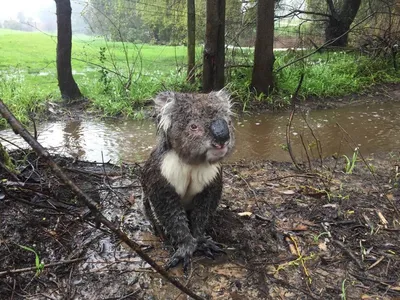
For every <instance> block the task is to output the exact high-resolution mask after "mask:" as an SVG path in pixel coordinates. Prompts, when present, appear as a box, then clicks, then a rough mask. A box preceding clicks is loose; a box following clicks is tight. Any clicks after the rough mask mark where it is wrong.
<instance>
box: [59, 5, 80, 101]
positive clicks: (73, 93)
mask: <svg viewBox="0 0 400 300" xmlns="http://www.w3.org/2000/svg"><path fill="white" fill-rule="evenodd" d="M55 2H56V14H57V79H58V86H59V88H60V92H61V97H62V98H63V99H65V100H73V99H78V98H81V97H82V94H81V91H80V90H79V88H78V85H77V84H76V82H75V80H74V78H73V77H72V66H71V50H72V27H71V13H72V9H71V2H70V0H55Z"/></svg>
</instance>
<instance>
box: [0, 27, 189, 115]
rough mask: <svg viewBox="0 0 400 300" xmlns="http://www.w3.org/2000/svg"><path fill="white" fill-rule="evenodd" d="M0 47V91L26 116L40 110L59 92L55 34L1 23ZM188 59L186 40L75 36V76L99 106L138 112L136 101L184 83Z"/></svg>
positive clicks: (108, 110)
mask: <svg viewBox="0 0 400 300" xmlns="http://www.w3.org/2000/svg"><path fill="white" fill-rule="evenodd" d="M124 47H125V49H126V51H125V50H124ZM101 48H104V51H103V58H102V59H101V55H100V49H101ZM0 53H2V55H1V58H0V97H1V98H3V99H4V101H5V102H6V103H7V104H8V105H10V106H11V108H12V109H13V111H14V112H16V114H17V115H19V116H21V117H22V118H24V117H23V115H24V114H25V115H26V113H24V111H26V110H40V108H41V106H42V105H44V103H45V101H46V100H57V99H59V98H60V95H59V91H58V86H57V74H56V37H55V36H51V35H46V34H43V33H39V32H32V33H29V32H19V31H13V30H7V29H0ZM127 60H128V61H129V68H130V69H131V70H132V73H133V77H132V85H131V91H130V92H127V91H124V92H121V88H120V85H121V82H120V80H119V79H118V78H120V79H121V80H122V81H125V78H124V76H125V77H127V76H128V64H127ZM185 62H186V48H185V47H183V46H177V47H173V46H154V45H137V44H136V45H134V44H130V43H127V44H125V45H124V44H122V43H114V42H109V43H106V42H105V41H104V39H102V38H93V37H89V36H76V37H74V38H73V49H72V68H73V73H74V78H75V80H76V82H77V83H78V85H79V87H80V88H81V91H82V92H83V94H84V95H85V96H87V97H88V98H89V99H90V100H92V101H93V104H94V107H95V108H99V109H101V110H102V111H103V112H104V113H105V114H110V115H114V114H117V113H123V114H125V115H131V114H134V113H135V110H134V106H135V105H132V103H135V102H140V101H141V100H144V99H148V98H150V97H152V96H153V95H154V94H155V93H156V92H158V91H159V90H164V89H168V88H170V89H172V88H177V87H179V86H180V85H181V84H182V83H184V78H185V68H184V65H185ZM101 70H103V71H102V72H101ZM113 72H117V73H119V74H120V75H119V76H117V75H115V74H114V73H113Z"/></svg>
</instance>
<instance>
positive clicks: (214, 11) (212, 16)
mask: <svg viewBox="0 0 400 300" xmlns="http://www.w3.org/2000/svg"><path fill="white" fill-rule="evenodd" d="M224 67H225V0H207V24H206V40H205V46H204V53H203V91H204V92H206V93H207V92H210V91H212V90H219V89H222V88H223V87H224V80H225V76H224Z"/></svg>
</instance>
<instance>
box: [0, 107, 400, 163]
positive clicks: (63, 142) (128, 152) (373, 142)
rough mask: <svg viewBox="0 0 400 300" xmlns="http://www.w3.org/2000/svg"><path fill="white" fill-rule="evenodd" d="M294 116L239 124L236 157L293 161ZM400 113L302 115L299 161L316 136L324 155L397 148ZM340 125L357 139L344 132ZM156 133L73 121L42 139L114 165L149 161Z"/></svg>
mask: <svg viewBox="0 0 400 300" xmlns="http://www.w3.org/2000/svg"><path fill="white" fill-rule="evenodd" d="M288 115H289V113H266V114H256V115H252V116H245V117H242V118H240V119H238V120H237V121H236V124H235V128H236V135H237V147H236V150H235V152H234V153H233V155H232V157H231V158H230V160H231V161H233V160H238V159H271V160H278V161H289V160H290V157H289V155H288V153H287V151H286V150H285V144H286V139H285V130H286V124H287V120H288ZM399 115H400V103H384V104H373V105H361V106H354V107H345V108H339V109H331V110H320V111H312V112H310V114H309V115H308V116H307V123H308V125H307V123H306V122H305V121H304V120H303V118H302V117H301V115H300V114H298V115H297V116H296V117H295V119H294V121H293V125H292V131H291V139H292V143H293V149H294V152H295V154H296V157H298V159H299V160H300V159H301V160H306V158H307V155H308V156H310V157H311V158H318V157H319V151H318V149H317V145H316V142H315V138H314V136H313V134H314V135H315V137H316V138H317V139H319V140H320V142H321V146H322V155H323V156H324V157H326V156H329V155H332V154H334V153H339V154H340V153H346V154H350V153H351V152H352V151H353V150H354V147H355V146H358V147H360V149H361V151H362V153H363V154H368V153H372V152H383V151H397V150H398V149H399V144H400V136H399V135H400V131H399V127H400V116H399ZM337 123H338V124H340V126H341V127H343V128H344V130H345V131H346V132H347V133H348V134H349V136H350V137H351V138H349V137H348V136H347V135H346V134H345V133H344V132H343V131H342V130H340V128H339V127H338V126H337V125H336V124H337ZM308 126H309V127H310V128H312V131H313V134H312V133H311V131H310V129H309V128H308ZM155 131H156V128H155V126H154V124H153V122H152V121H151V120H145V121H130V120H123V121H121V120H106V121H103V120H86V121H67V122H53V123H47V124H42V125H41V126H39V128H38V132H39V141H40V142H41V143H42V144H43V145H44V146H45V147H47V148H49V150H50V151H52V152H57V153H62V154H65V155H71V156H73V157H76V158H79V159H85V160H89V161H98V162H101V161H103V160H104V161H111V162H114V163H118V162H120V161H125V162H135V161H140V160H143V159H144V158H145V157H146V156H147V155H148V154H149V152H150V151H151V149H152V147H153V146H154V143H155ZM0 136H1V137H2V138H5V139H7V140H10V141H12V142H13V143H17V144H18V145H22V146H24V147H26V145H25V144H24V142H23V141H21V139H20V138H19V137H18V136H16V135H14V133H13V132H12V131H11V130H5V131H1V132H0ZM352 140H354V142H355V143H353V142H352ZM3 143H4V144H5V145H6V146H8V148H12V146H11V145H7V143H6V142H3ZM304 148H306V149H307V154H306V151H305V150H304Z"/></svg>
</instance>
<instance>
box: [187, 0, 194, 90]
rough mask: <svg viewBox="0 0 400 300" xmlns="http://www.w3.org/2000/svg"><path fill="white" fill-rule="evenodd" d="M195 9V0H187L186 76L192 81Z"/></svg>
mask: <svg viewBox="0 0 400 300" xmlns="http://www.w3.org/2000/svg"><path fill="white" fill-rule="evenodd" d="M195 12H196V9H195V0H187V29H188V40H187V45H188V46H187V47H188V72H187V78H188V80H189V82H190V83H194V80H195V78H194V67H195V62H196V13H195Z"/></svg>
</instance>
